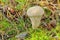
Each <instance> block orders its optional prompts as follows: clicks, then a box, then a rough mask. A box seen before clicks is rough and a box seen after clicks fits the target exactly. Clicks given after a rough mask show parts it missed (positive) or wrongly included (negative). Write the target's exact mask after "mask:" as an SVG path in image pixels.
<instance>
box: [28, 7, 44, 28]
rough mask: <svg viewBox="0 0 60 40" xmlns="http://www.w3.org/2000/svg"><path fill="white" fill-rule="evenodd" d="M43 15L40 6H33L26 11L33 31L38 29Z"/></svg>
mask: <svg viewBox="0 0 60 40" xmlns="http://www.w3.org/2000/svg"><path fill="white" fill-rule="evenodd" d="M43 14H44V10H43V8H42V7H40V6H33V7H30V8H29V9H28V10H27V15H28V17H29V18H30V20H31V23H32V28H33V29H36V28H38V27H39V25H40V20H41V17H42V15H43Z"/></svg>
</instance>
